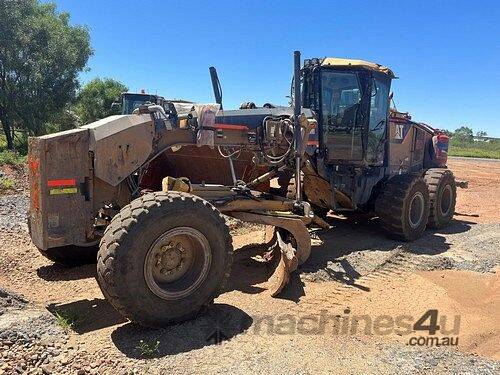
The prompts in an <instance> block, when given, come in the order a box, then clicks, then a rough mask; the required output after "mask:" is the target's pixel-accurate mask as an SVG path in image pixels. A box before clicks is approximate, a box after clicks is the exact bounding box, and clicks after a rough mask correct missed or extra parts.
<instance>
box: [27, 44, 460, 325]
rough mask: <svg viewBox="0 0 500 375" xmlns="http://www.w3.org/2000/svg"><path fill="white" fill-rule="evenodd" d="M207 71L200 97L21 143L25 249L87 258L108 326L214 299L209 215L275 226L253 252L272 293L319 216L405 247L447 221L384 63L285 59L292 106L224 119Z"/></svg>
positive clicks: (170, 316) (221, 245)
mask: <svg viewBox="0 0 500 375" xmlns="http://www.w3.org/2000/svg"><path fill="white" fill-rule="evenodd" d="M210 73H211V78H212V85H213V88H214V93H215V98H216V104H206V105H204V104H197V103H190V102H186V101H175V100H171V101H170V100H165V99H163V98H161V100H157V99H158V98H156V97H155V98H156V99H154V100H149V101H145V102H140V103H138V105H136V106H135V107H136V108H132V109H133V111H132V113H129V114H124V115H118V116H111V117H107V118H104V119H102V120H99V121H96V122H94V123H91V124H89V125H86V126H82V127H80V128H78V129H73V130H69V131H64V132H60V133H55V134H50V135H45V136H41V137H36V138H31V139H30V142H29V156H28V164H29V178H30V190H31V200H30V208H29V228H30V234H31V238H32V240H33V243H34V244H35V245H36V247H37V248H38V249H39V250H40V251H41V253H42V254H44V255H45V256H46V257H48V258H49V259H52V260H54V261H56V262H61V263H65V264H75V263H78V262H83V261H88V260H89V259H90V260H94V261H95V259H97V271H98V272H97V281H98V283H99V285H100V287H101V289H102V292H103V294H104V296H105V297H106V298H107V299H108V300H109V302H110V303H111V304H112V305H113V306H114V307H115V308H116V310H118V311H119V312H120V314H122V315H123V316H124V317H126V318H128V319H130V320H132V321H135V322H138V323H140V324H143V325H148V326H160V325H164V324H169V323H172V322H179V321H183V320H186V319H189V318H191V317H193V316H195V315H196V314H197V313H198V312H199V311H200V309H202V308H203V307H204V306H206V305H207V304H209V303H211V302H212V301H213V300H214V298H215V297H217V296H218V294H219V293H220V292H221V290H222V289H223V286H224V283H225V281H226V280H227V278H228V276H229V273H230V270H231V262H232V260H231V259H232V256H233V247H232V240H231V237H230V234H229V229H228V227H227V225H226V222H225V219H224V218H223V214H224V215H229V216H232V217H234V218H237V219H240V220H243V221H247V222H254V223H260V224H265V225H267V226H269V227H270V228H275V230H274V231H272V236H269V252H267V253H266V254H265V257H264V258H265V259H268V260H269V261H270V262H274V263H275V264H276V268H275V272H274V274H273V275H272V281H273V282H272V283H270V284H271V285H272V286H271V288H270V289H271V294H272V295H277V294H278V293H279V292H280V291H281V290H282V288H283V287H284V286H285V284H286V283H287V281H288V278H289V273H290V272H293V271H294V270H295V269H296V268H297V267H298V265H300V264H302V263H304V262H306V261H307V258H308V257H309V254H310V251H311V240H310V236H309V232H308V227H310V226H315V225H316V226H320V227H328V224H327V223H326V222H325V221H324V220H323V219H324V217H325V215H326V214H327V213H328V211H330V210H332V211H334V212H340V213H348V212H358V211H362V212H365V213H373V215H375V216H378V217H379V220H380V223H381V225H382V226H383V227H384V229H385V230H386V232H387V233H388V234H389V235H391V236H394V237H397V238H399V239H401V240H405V241H412V240H415V239H416V238H418V237H419V236H421V235H422V233H423V232H424V230H425V228H426V227H427V226H432V227H442V226H445V225H446V224H448V223H449V222H450V220H451V219H452V217H453V214H454V208H455V199H456V183H455V179H454V176H453V174H452V173H451V171H450V170H448V169H447V168H446V159H447V147H448V139H447V137H446V136H445V135H444V134H441V133H440V132H439V131H436V130H434V129H432V128H431V127H430V126H427V125H425V124H422V123H417V122H413V121H411V118H410V116H409V115H407V114H404V113H400V112H397V111H395V110H391V109H390V108H389V104H390V99H391V95H390V85H391V80H392V79H393V78H395V76H394V73H393V72H392V71H391V70H390V69H389V68H387V67H384V66H382V65H379V64H375V63H370V62H366V61H362V60H347V59H338V58H324V59H317V58H314V59H307V60H305V61H304V63H303V65H302V66H301V58H300V53H299V52H295V55H294V75H293V76H294V80H293V85H292V105H291V106H289V107H283V106H275V105H272V104H270V103H266V104H265V105H264V106H263V107H260V108H259V107H257V106H255V104H254V103H244V104H243V105H242V106H241V107H240V109H238V110H226V109H223V107H222V92H221V88H220V83H219V80H218V78H217V73H216V71H215V69H214V68H210ZM132 109H130V110H132ZM270 180H273V181H277V182H278V184H277V186H278V187H276V185H275V184H273V185H274V186H272V187H271V185H270V183H269V182H270ZM97 249H98V251H97ZM96 252H97V255H96Z"/></svg>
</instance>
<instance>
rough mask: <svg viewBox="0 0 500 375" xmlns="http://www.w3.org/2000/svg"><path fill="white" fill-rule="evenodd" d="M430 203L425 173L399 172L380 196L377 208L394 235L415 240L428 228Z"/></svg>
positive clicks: (376, 204)
mask: <svg viewBox="0 0 500 375" xmlns="http://www.w3.org/2000/svg"><path fill="white" fill-rule="evenodd" d="M429 205H430V203H429V189H428V188H427V184H426V183H425V181H424V179H423V178H422V177H415V176H412V175H398V176H394V177H393V178H391V179H390V180H389V181H388V182H387V183H386V185H385V187H384V188H383V190H382V192H381V193H380V195H379V196H378V197H377V200H376V201H375V211H376V213H377V215H378V216H379V218H380V220H381V222H382V226H383V227H384V229H385V230H386V232H387V233H388V234H389V235H390V236H391V237H394V238H396V239H400V240H403V241H414V240H416V239H417V238H419V237H420V236H422V233H423V232H424V230H425V227H426V225H427V221H428V218H429Z"/></svg>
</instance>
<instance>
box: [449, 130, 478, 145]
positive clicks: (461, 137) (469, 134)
mask: <svg viewBox="0 0 500 375" xmlns="http://www.w3.org/2000/svg"><path fill="white" fill-rule="evenodd" d="M453 138H454V139H455V140H456V141H457V142H464V143H470V142H472V141H473V140H474V132H473V131H472V129H471V128H469V127H468V126H461V127H460V128H458V129H457V130H455V132H454V133H453Z"/></svg>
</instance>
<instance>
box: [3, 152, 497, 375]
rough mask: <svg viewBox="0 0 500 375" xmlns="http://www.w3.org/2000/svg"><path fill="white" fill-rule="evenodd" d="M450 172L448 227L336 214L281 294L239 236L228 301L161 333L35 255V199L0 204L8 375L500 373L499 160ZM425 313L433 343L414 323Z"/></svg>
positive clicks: (83, 276)
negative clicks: (417, 233) (383, 226)
mask: <svg viewBox="0 0 500 375" xmlns="http://www.w3.org/2000/svg"><path fill="white" fill-rule="evenodd" d="M449 166H450V168H451V169H452V171H453V172H454V174H455V176H456V177H457V178H458V179H463V180H468V181H469V189H467V190H463V189H459V191H458V202H457V209H456V211H457V215H456V216H455V220H454V221H453V223H452V225H450V226H449V227H448V228H446V229H444V230H440V231H427V232H426V234H425V236H424V237H423V238H421V239H419V240H418V241H415V242H413V243H402V242H397V241H393V240H389V239H387V238H386V237H385V236H384V234H383V233H382V232H381V231H380V230H379V228H378V224H377V221H376V220H370V221H363V220H360V221H348V220H346V219H344V218H342V217H333V216H332V217H329V219H328V220H329V222H330V224H331V225H332V228H331V229H329V230H317V231H315V232H314V233H313V250H312V255H311V257H310V258H309V260H308V261H307V262H306V263H305V264H304V265H303V266H301V267H300V268H299V270H298V272H296V273H295V274H294V275H293V277H292V280H291V282H290V284H289V285H288V286H287V288H286V290H285V291H284V292H283V293H282V295H281V296H280V297H279V298H271V297H270V296H269V293H268V292H267V289H266V287H267V286H268V282H267V278H268V276H269V270H268V269H267V268H266V265H265V264H264V263H261V262H258V261H257V260H256V259H254V258H251V257H250V253H251V252H252V247H251V246H248V245H249V244H255V243H258V242H259V241H261V240H262V239H263V232H262V231H261V230H260V228H258V227H251V228H246V227H243V228H235V229H234V230H233V232H234V245H235V249H236V252H235V262H234V266H233V271H232V276H231V278H230V282H229V283H228V286H227V288H226V291H225V293H223V294H222V295H221V296H220V297H219V298H218V299H217V300H216V301H215V304H214V305H213V306H212V307H210V308H209V309H208V311H206V312H205V314H203V315H201V316H200V317H199V318H198V319H196V320H194V321H190V322H187V323H184V324H180V325H175V326H171V327H167V328H163V329H144V328H141V327H138V326H136V325H134V324H132V323H130V322H127V321H125V320H124V319H123V318H121V317H120V316H119V315H118V314H117V313H116V312H115V311H114V310H113V309H112V307H111V306H110V305H109V304H108V303H107V302H106V300H105V299H104V297H103V296H102V294H101V292H100V290H99V288H98V286H97V283H96V281H95V266H92V265H89V266H84V267H79V268H64V267H61V266H58V265H55V264H52V263H51V262H50V261H48V260H46V259H45V258H43V257H42V256H41V255H39V253H38V252H37V250H36V249H35V248H34V246H33V245H32V244H31V242H30V240H29V236H28V235H27V232H26V225H25V223H24V220H25V214H24V213H23V210H25V208H26V202H27V198H26V196H25V194H23V193H19V194H17V195H6V196H3V197H0V214H1V215H2V218H1V219H0V249H1V251H0V374H1V373H2V371H3V372H4V373H9V374H10V373H25V372H29V373H46V374H48V373H54V374H56V373H57V374H59V373H78V374H86V373H90V374H108V373H109V374H115V373H123V374H127V373H140V374H142V373H153V374H155V373H158V374H169V373H222V372H228V373H249V372H253V373H279V374H289V373H294V374H312V373H350V374H368V373H374V374H375V373H376V374H380V373H383V374H395V373H428V372H433V373H457V374H458V373H481V374H490V373H491V374H497V373H500V313H499V311H500V278H499V273H498V272H499V271H500V246H499V245H500V213H499V211H500V161H487V160H481V159H461V158H452V159H451V160H450V163H449ZM23 215H24V216H23ZM2 301H3V302H2ZM2 303H3V304H2ZM429 310H430V312H429V313H428V314H429V316H437V320H436V323H437V325H439V330H438V332H436V333H435V334H430V332H429V331H428V330H427V331H426V330H421V329H417V330H415V329H414V328H415V327H414V326H413V324H414V323H415V322H417V320H418V319H419V318H421V317H422V316H424V315H425V313H426V312H428V311H429ZM65 322H66V323H68V322H69V323H70V324H69V326H68V324H65ZM429 322H430V320H429V319H427V320H426V321H425V322H423V323H422V325H423V326H426V325H428V323H429ZM420 328H425V327H420ZM141 340H142V343H141ZM455 344H456V345H455Z"/></svg>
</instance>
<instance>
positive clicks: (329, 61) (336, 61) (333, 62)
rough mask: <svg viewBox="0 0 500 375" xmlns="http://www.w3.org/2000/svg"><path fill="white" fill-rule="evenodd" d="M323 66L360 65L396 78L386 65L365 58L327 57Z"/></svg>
mask: <svg viewBox="0 0 500 375" xmlns="http://www.w3.org/2000/svg"><path fill="white" fill-rule="evenodd" d="M321 66H332V67H335V66H340V67H349V66H352V67H359V68H365V69H368V70H371V71H374V72H379V73H382V74H386V75H388V76H389V77H390V78H396V75H395V74H394V72H393V71H392V70H391V69H389V68H388V67H386V66H383V65H380V64H377V63H373V62H369V61H365V60H355V59H341V58H338V57H326V58H325V59H323V61H322V62H321Z"/></svg>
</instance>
